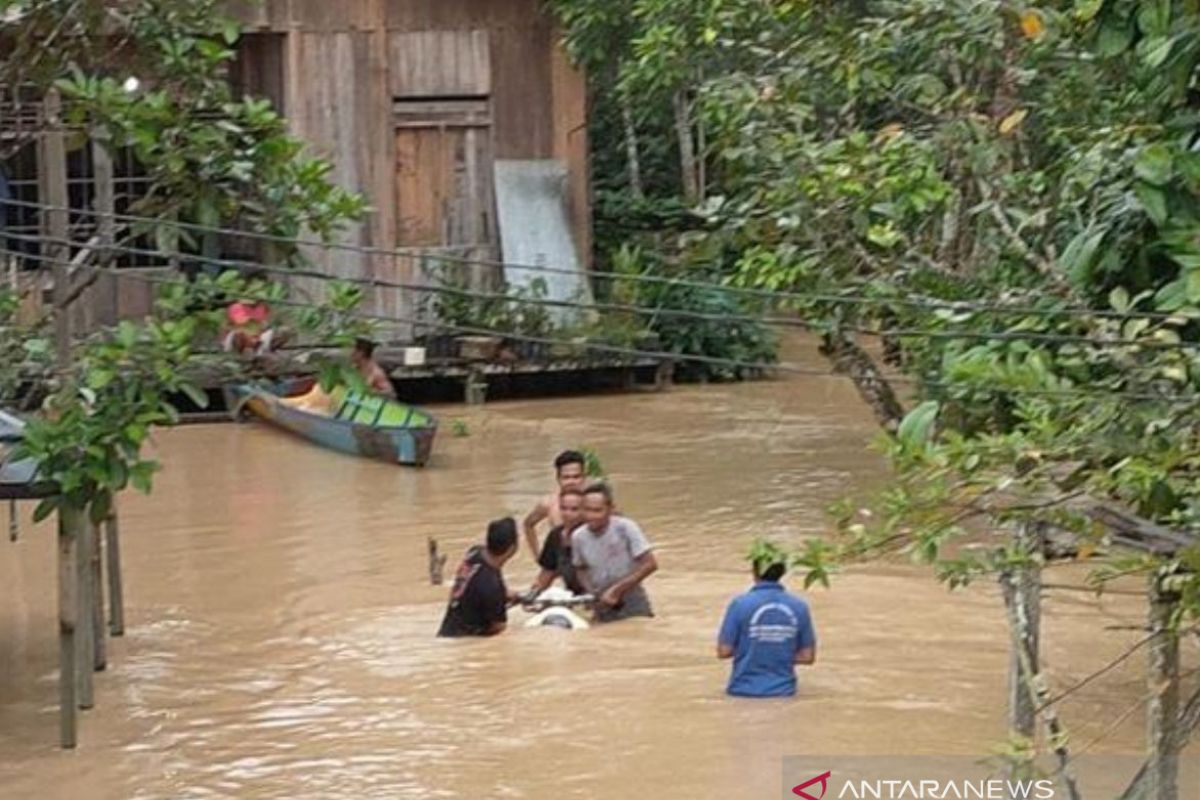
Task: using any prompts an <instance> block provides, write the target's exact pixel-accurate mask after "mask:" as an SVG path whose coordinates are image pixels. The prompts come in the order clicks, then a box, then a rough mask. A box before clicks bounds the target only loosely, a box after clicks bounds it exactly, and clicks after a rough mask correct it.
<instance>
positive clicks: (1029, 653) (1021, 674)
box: [1002, 522, 1080, 800]
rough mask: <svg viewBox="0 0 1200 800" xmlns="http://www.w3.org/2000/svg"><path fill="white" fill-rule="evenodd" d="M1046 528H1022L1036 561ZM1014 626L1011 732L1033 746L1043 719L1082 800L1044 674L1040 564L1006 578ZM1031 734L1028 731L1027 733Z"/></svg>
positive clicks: (1068, 784) (1069, 793)
mask: <svg viewBox="0 0 1200 800" xmlns="http://www.w3.org/2000/svg"><path fill="white" fill-rule="evenodd" d="M1045 538H1046V531H1045V527H1044V525H1043V524H1042V523H1040V522H1025V523H1022V524H1021V526H1020V527H1019V528H1018V529H1017V532H1016V541H1017V546H1018V549H1019V550H1020V551H1021V552H1022V553H1025V554H1026V555H1028V556H1029V557H1030V558H1031V559H1033V558H1040V557H1041V556H1042V554H1043V553H1044V552H1045ZM1002 580H1003V585H1004V590H1005V591H1004V600H1005V606H1006V610H1007V612H1008V624H1009V629H1010V633H1011V637H1012V660H1011V661H1010V662H1009V699H1008V702H1009V730H1010V733H1012V734H1015V735H1018V736H1021V737H1023V738H1024V739H1026V740H1028V741H1030V742H1032V741H1033V738H1034V736H1035V735H1036V734H1037V718H1038V716H1041V718H1042V722H1043V724H1044V725H1045V728H1046V738H1047V739H1048V740H1049V743H1050V747H1051V749H1052V750H1053V751H1054V755H1055V758H1056V759H1057V761H1058V776H1057V777H1058V780H1059V782H1060V784H1061V785H1062V788H1063V790H1064V791H1065V793H1066V798H1067V800H1080V794H1079V786H1078V783H1077V782H1076V780H1075V775H1074V770H1073V768H1072V767H1071V754H1070V751H1069V750H1068V749H1067V741H1068V740H1067V733H1066V731H1065V730H1064V729H1063V726H1062V723H1061V722H1059V719H1058V711H1057V710H1056V708H1055V706H1053V705H1051V704H1049V703H1048V701H1049V698H1050V691H1049V689H1048V688H1047V686H1046V680H1045V678H1044V677H1043V676H1042V674H1041V665H1040V661H1041V659H1040V656H1039V652H1038V647H1039V646H1040V638H1041V637H1040V632H1041V591H1042V573H1041V567H1040V564H1038V563H1032V564H1027V565H1022V566H1019V567H1017V568H1014V569H1011V570H1009V571H1008V572H1007V573H1006V574H1005V575H1004V576H1003V578H1002ZM1026 731H1028V732H1026Z"/></svg>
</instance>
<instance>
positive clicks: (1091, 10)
mask: <svg viewBox="0 0 1200 800" xmlns="http://www.w3.org/2000/svg"><path fill="white" fill-rule="evenodd" d="M1103 7H1104V0H1075V19H1077V20H1079V21H1080V22H1091V21H1092V20H1093V19H1095V18H1096V15H1097V14H1099V13H1100V9H1101V8H1103Z"/></svg>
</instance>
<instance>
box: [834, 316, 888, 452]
mask: <svg viewBox="0 0 1200 800" xmlns="http://www.w3.org/2000/svg"><path fill="white" fill-rule="evenodd" d="M821 354H822V355H824V356H825V357H826V358H828V359H829V360H830V361H832V362H833V366H834V369H835V370H836V371H838V372H840V373H843V374H845V375H847V376H848V377H849V378H850V380H851V381H853V382H854V386H855V388H856V389H858V393H859V395H861V396H862V399H863V400H864V401H865V402H866V404H867V405H868V406H869V407H870V408H871V411H872V412H874V414H875V420H876V422H878V423H879V425H880V427H882V428H883V429H884V430H886V431H888V432H889V433H895V431H896V428H898V427H899V426H900V421H901V420H902V419H904V407H903V406H902V405H900V401H899V400H897V399H896V393H895V392H893V391H892V387H891V384H889V383H888V382H887V379H886V378H884V377H883V374H882V373H881V372H880V370H879V368H878V367H877V366H876V365H875V362H874V361H872V360H871V356H870V355H868V353H867V352H866V351H865V350H863V349H862V348H861V347H859V346H858V344H857V343H856V342H855V341H854V340H853V339H851V338H850V337H849V336H847V335H846V334H844V333H841V332H834V333H829V334H826V335H825V337H824V339H823V341H822V344H821Z"/></svg>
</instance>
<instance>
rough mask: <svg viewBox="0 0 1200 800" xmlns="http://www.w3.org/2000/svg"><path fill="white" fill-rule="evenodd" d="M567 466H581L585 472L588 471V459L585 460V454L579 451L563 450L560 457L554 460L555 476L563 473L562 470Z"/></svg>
mask: <svg viewBox="0 0 1200 800" xmlns="http://www.w3.org/2000/svg"><path fill="white" fill-rule="evenodd" d="M567 464H578V465H579V466H581V467H583V468H584V470H586V469H587V458H585V457H584V455H583V453H581V452H579V451H578V450H563V451H562V452H561V453H559V454H558V457H557V458H555V459H554V474H555V475H557V474H558V473H560V472H562V468H563V467H565V466H566V465H567Z"/></svg>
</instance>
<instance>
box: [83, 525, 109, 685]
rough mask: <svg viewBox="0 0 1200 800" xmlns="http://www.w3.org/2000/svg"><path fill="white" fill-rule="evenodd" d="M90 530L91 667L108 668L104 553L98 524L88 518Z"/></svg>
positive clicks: (102, 669) (97, 668) (98, 670)
mask: <svg viewBox="0 0 1200 800" xmlns="http://www.w3.org/2000/svg"><path fill="white" fill-rule="evenodd" d="M88 528H89V529H90V530H91V532H92V533H91V540H92V542H91V553H90V555H91V558H90V563H89V564H88V571H89V575H88V584H89V586H88V588H89V589H90V590H91V598H92V618H91V623H92V669H93V670H95V671H96V672H103V671H104V670H105V669H107V668H108V635H107V634H108V631H107V630H105V627H104V553H103V541H102V540H101V538H100V528H99V526H97V525H95V524H93V523H92V521H91V520H88Z"/></svg>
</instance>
